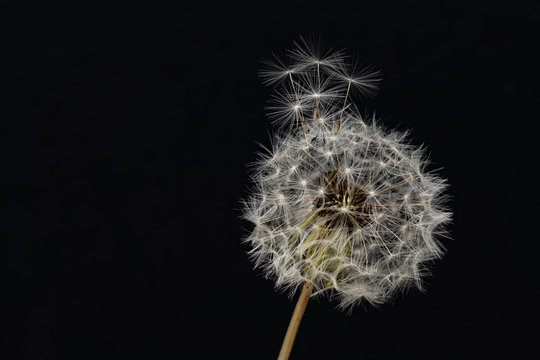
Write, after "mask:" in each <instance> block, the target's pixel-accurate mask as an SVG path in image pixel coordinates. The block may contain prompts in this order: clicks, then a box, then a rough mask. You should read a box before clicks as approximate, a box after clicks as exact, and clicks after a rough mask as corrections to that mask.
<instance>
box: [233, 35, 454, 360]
mask: <svg viewBox="0 0 540 360" xmlns="http://www.w3.org/2000/svg"><path fill="white" fill-rule="evenodd" d="M286 64H287V65H286ZM379 75H380V74H379V73H378V72H373V71H371V70H370V69H363V70H360V71H354V68H353V67H351V66H350V65H348V63H347V57H346V56H345V55H344V53H343V52H322V51H319V50H318V49H317V48H316V47H313V46H309V45H308V44H307V43H306V42H302V43H300V44H296V47H295V49H293V50H292V51H290V52H289V53H288V56H287V58H286V60H285V61H281V62H277V63H274V64H272V65H271V67H269V68H268V69H267V70H263V71H262V72H261V76H262V77H263V81H264V83H265V84H273V85H275V86H276V91H277V95H276V96H275V97H274V98H273V100H272V103H271V105H270V106H269V116H270V117H271V119H272V120H273V122H274V123H275V124H276V125H277V126H278V130H277V132H276V133H275V134H274V138H273V141H272V146H271V147H270V148H269V149H265V151H263V152H262V153H261V154H260V158H259V159H258V160H257V161H256V162H255V163H254V164H253V166H252V183H253V185H252V192H251V196H250V197H249V198H248V199H247V200H245V201H244V218H245V219H247V220H248V221H249V222H251V223H252V224H253V230H252V232H251V234H250V235H249V236H248V237H247V238H246V241H247V242H248V243H249V244H250V245H251V246H252V249H251V251H250V255H251V257H252V258H253V260H254V262H255V266H256V267H259V268H261V269H262V270H263V271H264V273H265V274H266V276H267V277H269V278H272V279H274V280H275V283H276V286H277V287H278V288H279V289H285V290H290V291H291V293H294V292H295V291H296V289H298V288H299V287H302V292H301V294H300V298H299V301H298V303H297V306H296V309H295V312H294V314H293V318H292V319H291V323H290V325H289V329H288V331H287V335H286V338H285V341H284V343H283V347H282V351H281V353H280V358H282V359H286V358H288V356H289V353H290V351H291V348H292V343H293V341H294V337H295V335H296V331H297V329H298V326H299V324H300V319H301V317H302V314H303V311H304V309H305V307H306V304H307V301H308V299H309V298H310V297H313V296H318V295H325V294H326V295H328V296H329V297H330V298H332V299H335V300H337V301H338V307H340V308H341V309H349V310H350V309H351V308H352V307H354V306H355V305H358V304H362V303H369V304H373V305H378V304H382V303H384V302H385V301H387V300H388V299H390V298H391V296H392V295H393V294H395V293H397V292H399V291H402V290H405V289H408V288H410V287H417V288H420V289H422V277H423V275H424V274H426V273H427V272H428V268H427V265H428V264H429V263H430V262H431V261H432V260H434V259H437V258H439V257H441V255H442V254H443V250H442V247H441V244H440V243H439V240H438V239H439V238H440V237H441V235H444V234H445V233H444V228H443V227H442V226H441V225H443V224H444V223H447V222H448V221H449V220H450V219H451V214H450V212H449V211H448V210H447V209H446V208H445V205H444V203H445V195H444V190H445V188H446V182H445V180H444V179H442V178H440V177H439V176H437V175H436V174H435V173H433V172H430V171H428V170H427V169H426V166H427V164H428V160H427V158H426V156H425V150H424V148H422V147H416V146H413V145H411V144H410V143H409V142H408V140H407V136H408V134H407V133H404V132H397V131H390V130H387V129H385V128H384V127H383V126H382V125H381V124H380V123H379V122H378V121H377V120H376V119H375V118H372V119H371V120H370V121H365V120H364V118H363V117H362V116H361V115H360V113H359V111H358V110H357V109H356V107H355V106H354V105H353V103H352V101H351V99H352V96H353V94H354V93H359V94H362V95H369V94H372V93H373V92H374V91H375V90H376V89H377V84H378V81H379Z"/></svg>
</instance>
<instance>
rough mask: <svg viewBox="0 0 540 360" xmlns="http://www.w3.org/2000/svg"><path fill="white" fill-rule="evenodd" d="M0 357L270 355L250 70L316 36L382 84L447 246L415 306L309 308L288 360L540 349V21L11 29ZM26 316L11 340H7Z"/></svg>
mask: <svg viewBox="0 0 540 360" xmlns="http://www.w3.org/2000/svg"><path fill="white" fill-rule="evenodd" d="M3 15H4V17H5V20H4V21H3V23H4V25H5V24H7V26H5V27H4V30H3V31H2V32H3V34H2V36H3V37H4V41H3V44H4V45H3V46H2V48H3V54H2V62H3V64H4V65H3V66H2V70H1V71H2V74H1V76H2V88H3V90H4V96H2V99H1V100H0V101H1V108H2V113H3V115H2V131H1V136H2V142H1V146H2V151H1V154H2V180H3V183H4V185H3V187H2V190H3V194H2V196H1V197H2V203H3V204H4V205H5V210H7V211H5V214H4V215H3V216H2V220H1V221H2V224H3V225H2V233H3V235H2V243H3V246H2V247H3V248H4V250H2V255H1V258H2V261H1V263H2V274H3V276H2V277H3V278H4V280H3V285H2V288H3V291H2V298H4V299H7V300H9V306H5V307H4V308H3V310H2V313H4V315H3V316H2V317H3V319H4V320H5V321H2V327H3V328H4V330H5V331H6V333H5V335H4V336H2V340H1V341H2V348H1V350H2V352H3V353H6V354H7V353H12V354H14V355H11V356H10V357H6V358H28V359H57V358H69V359H109V358H111V359H119V358H130V359H158V358H165V359H167V358H175V359H199V358H216V359H217V358H234V359H273V358H275V357H277V353H278V351H279V347H280V345H281V341H282V338H283V335H284V333H285V330H286V327H287V324H288V321H289V317H290V315H291V312H292V310H293V308H294V300H293V299H290V298H288V297H287V295H286V294H283V293H279V292H276V291H275V290H274V288H273V283H272V282H271V281H269V280H266V279H264V278H263V276H262V274H261V272H260V271H257V270H256V271H254V270H252V264H251V263H250V261H249V260H248V258H247V255H246V251H247V250H249V248H248V247H247V246H246V245H243V244H242V243H241V242H240V239H241V237H242V236H243V235H245V234H246V232H245V231H244V230H243V228H248V227H249V225H248V224H247V223H244V222H242V221H240V220H239V216H240V211H239V210H238V209H239V208H240V199H241V198H242V197H243V196H245V195H246V193H245V189H246V186H247V184H248V176H247V168H246V166H245V164H246V163H248V162H250V161H253V160H255V158H256V156H255V154H254V152H255V151H257V150H259V145H258V144H257V143H256V142H260V143H262V144H268V143H269V133H270V132H271V131H272V127H271V125H270V123H269V121H268V120H267V119H266V118H265V114H264V106H265V105H266V101H267V99H268V98H269V96H270V94H271V89H268V88H264V87H262V86H261V85H260V81H259V79H258V77H257V70H258V69H259V68H260V66H261V64H260V60H261V59H263V58H270V57H271V56H272V52H277V53H283V52H284V51H285V50H286V49H288V48H291V46H292V42H293V41H294V40H298V39H299V36H300V35H304V36H309V35H315V36H319V35H320V36H321V37H322V39H323V41H324V43H325V44H327V45H328V46H330V47H332V48H335V49H342V48H346V49H347V51H348V52H349V53H350V54H352V55H355V56H356V58H357V59H358V60H359V61H360V62H362V63H365V64H374V65H376V66H377V68H379V69H381V70H382V71H383V72H384V81H383V83H382V87H381V90H380V92H379V93H378V95H377V97H376V98H375V99H372V100H368V101H365V102H364V103H363V105H362V106H364V107H366V109H367V110H366V111H367V112H368V113H373V112H374V111H376V114H377V116H378V117H379V118H381V119H382V121H383V122H384V123H385V124H386V125H387V126H388V127H391V128H397V129H400V130H405V129H412V130H413V132H412V136H413V142H414V143H416V144H422V143H425V144H427V145H428V146H429V150H430V157H431V159H432V160H433V165H432V168H439V167H442V170H441V171H440V173H441V175H443V176H444V177H447V178H448V179H449V182H450V184H451V188H450V190H449V191H450V193H451V196H452V200H451V206H452V208H453V210H454V223H453V224H452V225H451V226H450V227H449V230H450V232H451V234H452V238H453V240H448V241H445V246H446V247H447V255H446V256H445V258H444V259H443V260H441V261H439V262H437V263H436V265H435V266H434V268H433V276H431V277H430V278H428V279H427V281H426V283H427V289H426V291H425V293H424V294H422V293H419V292H417V291H412V292H410V293H409V294H407V295H405V296H398V297H396V299H395V300H394V301H393V302H392V303H391V304H386V305H384V306H382V307H380V308H378V309H376V308H372V307H367V308H365V309H364V308H362V307H359V308H356V309H355V310H354V311H353V313H352V314H351V315H347V314H346V313H343V312H340V311H339V310H336V309H335V305H336V304H335V303H331V302H328V301H327V300H326V299H320V300H312V301H311V302H310V304H309V305H308V309H307V311H306V314H305V317H304V319H303V322H302V325H301V327H300V331H299V334H298V337H297V339H296V343H295V347H294V349H293V353H292V359H340V358H354V359H356V358H358V359H390V358H397V357H400V358H401V357H403V358H428V357H429V358H446V357H450V356H451V357H460V358H461V357H469V356H471V355H474V356H482V357H484V356H492V355H495V354H503V353H504V354H508V355H510V356H512V357H513V358H514V357H515V358H519V357H521V356H522V354H525V352H526V351H527V350H528V349H529V348H532V347H533V345H535V344H534V342H533V341H534V339H533V334H534V333H535V330H534V329H535V328H534V327H533V328H532V329H531V330H529V329H528V326H529V325H531V324H533V319H532V313H533V310H535V309H536V293H537V289H536V286H537V277H535V276H533V275H532V272H533V271H534V270H535V265H536V264H537V262H538V260H537V258H536V256H537V253H535V252H534V251H533V249H532V247H533V244H534V243H535V242H536V241H537V240H538V235H537V233H536V232H534V231H533V226H535V225H536V224H535V222H536V221H537V220H536V216H537V214H538V211H537V208H536V206H537V204H538V202H537V200H536V199H537V195H536V193H537V186H538V175H537V173H536V169H537V161H538V160H537V159H538V150H537V146H538V145H537V141H536V129H535V126H536V125H537V122H538V119H539V116H538V115H539V111H538V105H537V99H538V93H539V81H538V63H539V60H540V58H539V56H538V53H537V48H538V44H539V37H538V35H539V33H538V23H539V20H540V16H539V15H540V10H539V7H538V6H536V5H532V3H531V4H526V3H518V2H516V1H512V2H493V1H477V2H474V1H473V2H469V1H448V2H446V3H440V2H436V1H415V2H412V3H408V2H395V3H386V2H364V1H357V2H351V3H348V4H341V3H337V2H325V3H317V2H309V3H305V4H302V5H300V4H297V5H293V4H291V3H289V2H279V1H272V2H266V3H262V4H259V5H254V4H252V5H232V4H222V5H215V4H211V3H204V2H200V3H198V4H196V5H193V4H191V5H181V4H180V3H177V4H176V5H173V6H167V7H136V6H134V5H130V6H127V5H103V6H97V5H93V6H88V7H83V6H78V7H52V6H50V5H47V6H42V7H40V6H29V5H28V6H20V7H17V8H11V9H6V10H4V11H3ZM7 319H9V320H13V321H7Z"/></svg>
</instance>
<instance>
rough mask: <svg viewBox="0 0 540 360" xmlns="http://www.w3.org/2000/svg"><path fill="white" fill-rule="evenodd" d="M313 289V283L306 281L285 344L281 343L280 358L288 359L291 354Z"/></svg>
mask: <svg viewBox="0 0 540 360" xmlns="http://www.w3.org/2000/svg"><path fill="white" fill-rule="evenodd" d="M312 290H313V285H312V284H309V283H305V284H304V287H303V288H302V292H301V293H300V296H299V297H298V302H297V303H296V307H295V308H294V312H293V315H292V317H291V322H290V323H289V328H288V329H287V334H285V339H283V344H282V345H281V351H280V352H279V356H278V360H287V359H288V358H289V355H290V354H291V350H292V347H293V344H294V339H295V338H296V333H297V332H298V327H300V322H301V321H302V316H303V315H304V311H305V310H306V306H307V303H308V301H309V297H310V296H311V291H312Z"/></svg>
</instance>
